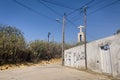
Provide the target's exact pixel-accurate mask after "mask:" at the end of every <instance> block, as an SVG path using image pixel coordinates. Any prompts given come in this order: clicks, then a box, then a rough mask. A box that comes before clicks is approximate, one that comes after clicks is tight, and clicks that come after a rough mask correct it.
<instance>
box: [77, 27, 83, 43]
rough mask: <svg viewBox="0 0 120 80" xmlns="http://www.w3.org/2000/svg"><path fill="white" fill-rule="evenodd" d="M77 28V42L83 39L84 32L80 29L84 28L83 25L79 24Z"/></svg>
mask: <svg viewBox="0 0 120 80" xmlns="http://www.w3.org/2000/svg"><path fill="white" fill-rule="evenodd" d="M78 28H79V29H80V32H79V33H78V42H82V41H84V40H85V38H84V32H83V30H82V29H83V28H84V26H81V25H80V26H79V27H78Z"/></svg>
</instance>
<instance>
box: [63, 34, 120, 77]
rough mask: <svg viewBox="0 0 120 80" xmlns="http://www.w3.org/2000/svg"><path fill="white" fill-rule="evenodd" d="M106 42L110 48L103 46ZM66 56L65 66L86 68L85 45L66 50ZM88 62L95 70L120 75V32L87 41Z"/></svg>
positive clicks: (90, 67) (89, 66)
mask: <svg viewBox="0 0 120 80" xmlns="http://www.w3.org/2000/svg"><path fill="white" fill-rule="evenodd" d="M105 44H108V45H109V49H107V50H103V49H102V48H101V46H104V45H105ZM64 57H65V66H70V67H75V68H84V67H85V56H84V45H81V46H77V47H73V48H70V49H67V50H65V53H64ZM87 62H88V68H89V69H91V70H93V71H96V72H100V73H108V74H110V75H113V76H120V34H119V35H113V36H110V37H107V38H103V39H99V40H96V41H93V42H89V43H87ZM106 64H107V65H106Z"/></svg>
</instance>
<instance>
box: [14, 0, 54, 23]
mask: <svg viewBox="0 0 120 80" xmlns="http://www.w3.org/2000/svg"><path fill="white" fill-rule="evenodd" d="M13 1H14V2H15V3H17V4H19V5H20V6H22V7H24V8H26V9H28V10H29V11H31V12H34V13H36V14H38V15H40V16H43V17H46V18H47V19H49V20H52V21H55V20H54V19H52V18H50V17H48V16H46V15H44V14H42V13H40V12H39V11H37V10H35V9H33V8H31V7H29V6H27V5H25V4H23V3H21V2H18V1H17V0H13Z"/></svg>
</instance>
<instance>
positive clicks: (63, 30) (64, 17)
mask: <svg viewBox="0 0 120 80" xmlns="http://www.w3.org/2000/svg"><path fill="white" fill-rule="evenodd" d="M65 20H66V14H65V13H64V15H63V21H62V66H64V43H65Z"/></svg>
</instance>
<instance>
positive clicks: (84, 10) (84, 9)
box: [83, 6, 87, 70]
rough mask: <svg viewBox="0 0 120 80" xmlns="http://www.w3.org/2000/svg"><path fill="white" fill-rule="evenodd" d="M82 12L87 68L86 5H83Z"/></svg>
mask: <svg viewBox="0 0 120 80" xmlns="http://www.w3.org/2000/svg"><path fill="white" fill-rule="evenodd" d="M83 12H84V37H85V46H84V49H85V69H86V70H87V41H86V40H87V39H86V6H84V8H83Z"/></svg>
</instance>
